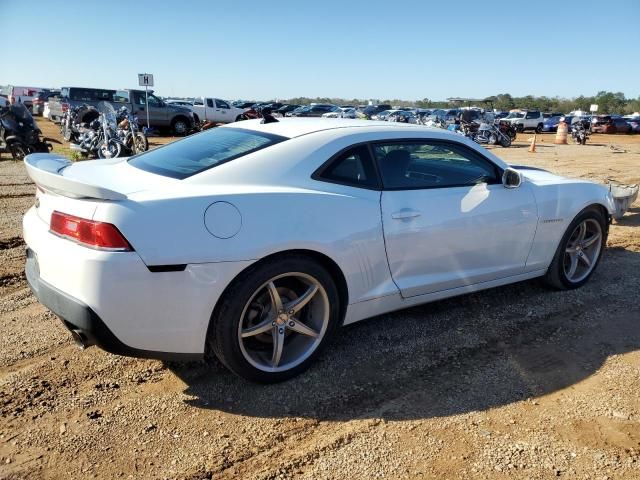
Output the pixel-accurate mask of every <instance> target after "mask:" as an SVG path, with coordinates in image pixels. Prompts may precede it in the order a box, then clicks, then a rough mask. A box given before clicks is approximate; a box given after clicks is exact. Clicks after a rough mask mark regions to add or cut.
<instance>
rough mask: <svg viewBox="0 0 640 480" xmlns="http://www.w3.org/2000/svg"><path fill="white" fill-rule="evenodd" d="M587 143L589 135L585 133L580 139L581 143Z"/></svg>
mask: <svg viewBox="0 0 640 480" xmlns="http://www.w3.org/2000/svg"><path fill="white" fill-rule="evenodd" d="M586 144H587V136H586V135H585V136H584V137H582V138H581V139H580V145H586Z"/></svg>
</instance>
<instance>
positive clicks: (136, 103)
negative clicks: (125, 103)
mask: <svg viewBox="0 0 640 480" xmlns="http://www.w3.org/2000/svg"><path fill="white" fill-rule="evenodd" d="M132 94H133V107H134V110H135V114H136V115H137V117H138V123H140V124H141V125H146V124H147V111H146V110H147V103H146V95H145V92H132ZM167 123H168V120H167V108H166V106H165V105H164V103H163V102H162V100H160V99H159V98H158V97H156V96H155V95H153V94H151V93H150V94H149V124H150V125H151V126H152V127H164V126H167Z"/></svg>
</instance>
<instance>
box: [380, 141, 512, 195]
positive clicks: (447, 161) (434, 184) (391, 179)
mask: <svg viewBox="0 0 640 480" xmlns="http://www.w3.org/2000/svg"><path fill="white" fill-rule="evenodd" d="M373 152H374V156H375V160H376V162H377V163H378V167H379V171H380V175H381V176H382V183H383V184H384V187H385V188H389V189H396V190H403V189H407V190H408V189H418V188H444V187H463V186H471V185H477V184H479V183H488V184H491V183H498V180H499V175H498V169H497V167H496V166H495V165H494V164H493V163H491V162H490V161H489V160H486V159H484V158H482V157H481V155H480V154H478V153H475V152H473V151H472V150H469V149H467V147H465V146H464V145H459V144H456V143H453V142H429V141H415V142H393V143H388V144H384V143H377V144H374V145H373Z"/></svg>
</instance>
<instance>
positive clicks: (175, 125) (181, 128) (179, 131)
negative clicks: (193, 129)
mask: <svg viewBox="0 0 640 480" xmlns="http://www.w3.org/2000/svg"><path fill="white" fill-rule="evenodd" d="M171 131H172V132H173V134H174V135H175V136H176V137H182V136H184V135H186V134H187V133H188V132H189V120H187V119H186V118H184V117H177V118H174V119H173V122H171Z"/></svg>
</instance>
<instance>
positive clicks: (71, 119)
mask: <svg viewBox="0 0 640 480" xmlns="http://www.w3.org/2000/svg"><path fill="white" fill-rule="evenodd" d="M99 116H100V113H99V112H98V110H96V109H95V108H94V107H92V106H90V105H80V106H78V107H74V108H70V109H68V110H67V111H65V112H64V113H63V114H62V118H61V120H60V133H61V134H62V138H64V139H65V140H66V141H67V142H71V143H77V141H78V137H79V136H80V133H81V132H82V131H83V129H86V128H87V127H88V126H89V124H90V123H91V122H93V121H94V120H96V119H97V118H98V117H99Z"/></svg>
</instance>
